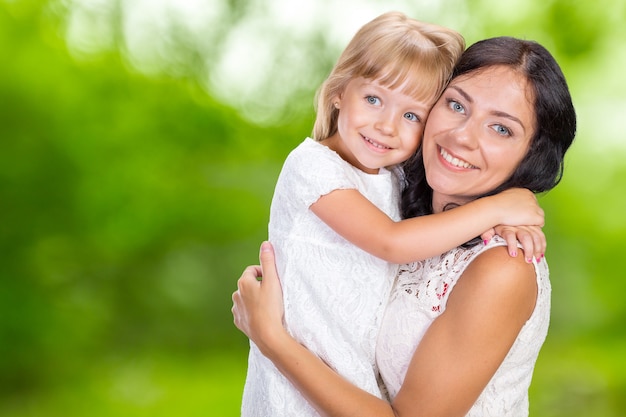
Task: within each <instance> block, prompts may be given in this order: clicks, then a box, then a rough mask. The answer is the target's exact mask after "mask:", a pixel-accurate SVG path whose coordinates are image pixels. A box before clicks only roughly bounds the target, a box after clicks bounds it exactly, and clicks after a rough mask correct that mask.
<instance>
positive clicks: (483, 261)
mask: <svg viewBox="0 0 626 417" xmlns="http://www.w3.org/2000/svg"><path fill="white" fill-rule="evenodd" d="M455 293H456V294H455ZM455 295H456V296H459V298H464V299H466V297H471V299H473V300H474V302H477V301H478V300H481V301H482V302H486V303H487V304H491V303H494V302H495V303H498V304H500V305H501V306H508V308H507V310H508V311H511V312H512V311H517V312H518V313H519V314H520V316H521V317H525V318H526V319H527V318H528V317H530V315H531V314H532V311H533V309H534V307H535V303H536V300H537V278H536V272H535V267H534V265H533V264H530V263H527V262H526V261H525V260H524V257H523V256H517V257H511V256H510V255H509V254H508V252H507V249H506V246H498V247H495V248H492V249H489V250H486V251H484V252H483V253H481V254H480V255H478V256H477V257H476V259H474V260H473V261H472V262H471V263H470V264H469V265H468V267H467V268H466V270H465V271H464V272H463V274H462V275H461V277H460V278H459V281H458V283H457V285H456V287H455V290H454V291H453V292H452V294H451V295H450V301H452V298H453V296H455Z"/></svg>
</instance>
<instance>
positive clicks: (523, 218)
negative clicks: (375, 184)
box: [311, 189, 545, 263]
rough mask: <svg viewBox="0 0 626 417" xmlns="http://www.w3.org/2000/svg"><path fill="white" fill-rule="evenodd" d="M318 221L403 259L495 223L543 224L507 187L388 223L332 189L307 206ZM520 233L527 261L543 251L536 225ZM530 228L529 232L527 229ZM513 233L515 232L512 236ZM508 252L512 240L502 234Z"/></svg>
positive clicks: (523, 194) (423, 255) (438, 249)
mask: <svg viewBox="0 0 626 417" xmlns="http://www.w3.org/2000/svg"><path fill="white" fill-rule="evenodd" d="M311 210H312V211H313V213H315V215H317V216H318V217H319V218H320V219H321V220H322V221H323V222H325V223H326V224H327V225H328V226H330V227H331V228H332V229H333V230H335V231H336V232H337V233H338V234H340V235H341V236H343V237H344V238H345V239H347V240H348V241H350V242H352V243H353V244H354V245H356V246H358V247H360V248H361V249H363V250H365V251H366V252H369V253H371V254H372V255H374V256H377V257H379V258H381V259H384V260H386V261H388V262H393V263H407V262H413V261H416V260H420V259H427V258H430V257H432V256H435V255H439V254H441V253H444V252H446V251H448V250H450V249H452V248H454V247H457V246H459V245H461V244H463V243H465V242H467V241H469V240H471V239H473V238H475V237H476V236H480V235H481V234H482V233H483V232H485V231H487V230H489V229H491V228H493V227H495V226H497V225H501V224H504V225H509V226H522V225H529V226H532V225H536V226H543V219H544V213H543V210H542V209H541V207H539V205H538V204H537V199H536V197H535V196H534V195H533V194H532V193H531V192H530V191H528V190H526V189H512V190H507V191H504V192H502V193H500V194H497V195H494V196H491V197H485V198H481V199H478V200H476V201H473V202H471V203H467V204H464V205H462V206H459V207H456V208H454V209H453V210H447V211H445V212H443V213H438V214H432V215H428V216H420V217H415V218H411V219H405V220H402V221H400V222H394V221H393V220H391V219H390V218H389V217H388V216H387V215H386V214H385V213H383V212H382V211H381V210H380V209H379V208H378V207H376V206H375V205H374V204H372V203H371V202H370V201H369V200H367V199H366V198H365V197H364V196H363V195H362V194H361V193H359V192H358V191H356V190H335V191H333V192H331V193H329V194H327V195H325V196H322V197H320V199H319V200H318V201H317V202H315V203H314V204H313V205H311ZM533 230H538V234H537V233H535V234H534V235H532V234H531V236H534V238H532V237H531V238H528V237H525V238H521V239H520V241H521V242H522V244H523V248H524V253H525V256H526V258H527V260H530V259H532V258H533V257H534V258H537V259H539V258H540V257H541V256H543V253H544V252H545V237H544V236H543V233H542V232H541V230H540V229H538V228H537V229H533ZM533 233H534V232H533ZM513 237H515V234H514V235H513ZM507 242H508V245H509V253H510V254H511V255H512V256H515V255H516V253H515V252H516V251H517V242H516V240H515V239H512V238H510V237H509V238H507Z"/></svg>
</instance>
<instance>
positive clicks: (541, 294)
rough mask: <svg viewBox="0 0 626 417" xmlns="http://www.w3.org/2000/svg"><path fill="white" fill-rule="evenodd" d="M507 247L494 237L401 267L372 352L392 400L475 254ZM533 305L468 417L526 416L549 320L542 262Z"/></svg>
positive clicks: (547, 285)
mask: <svg viewBox="0 0 626 417" xmlns="http://www.w3.org/2000/svg"><path fill="white" fill-rule="evenodd" d="M496 245H497V246H503V245H506V243H505V242H504V240H503V239H501V238H500V237H498V236H496V237H495V238H494V239H492V240H491V242H489V244H488V245H487V246H485V245H482V244H479V245H476V246H474V247H472V248H470V249H464V248H456V249H453V250H452V251H449V252H447V253H445V254H443V255H441V256H437V257H433V258H430V259H428V260H426V261H420V262H415V263H412V264H408V265H403V266H401V267H400V271H399V273H398V277H397V279H396V282H395V283H394V287H393V289H392V293H391V297H390V301H389V304H388V306H387V310H386V311H385V315H384V318H383V322H382V327H381V330H380V336H379V340H378V345H377V349H376V361H377V363H378V366H379V369H380V373H381V376H382V379H383V381H384V383H385V386H386V388H387V390H388V394H389V397H390V398H391V399H393V398H394V397H395V396H396V394H397V393H398V391H399V389H400V386H401V385H402V382H403V380H404V376H405V375H406V372H407V368H408V365H409V362H410V360H411V357H412V356H413V352H414V350H415V348H416V346H417V345H418V344H419V343H420V340H421V339H422V337H423V336H424V334H425V332H426V330H427V329H428V327H429V326H430V324H431V323H432V322H433V321H434V320H435V319H436V318H437V317H438V316H439V315H440V314H442V313H443V312H444V311H445V309H446V303H447V301H448V297H449V296H450V293H451V292H452V291H453V290H454V285H455V284H456V283H457V281H458V279H459V278H460V276H461V274H462V273H463V271H464V270H465V268H467V266H468V265H469V264H470V263H471V262H472V261H473V260H474V258H476V256H478V255H479V254H480V253H482V252H484V251H485V250H487V249H490V248H492V247H494V246H496ZM534 265H535V271H536V277H537V286H538V293H537V302H536V305H535V309H534V311H533V313H532V315H531V317H530V318H529V319H528V321H527V322H526V323H525V325H524V326H523V327H522V330H521V331H520V333H519V335H518V337H517V339H516V340H515V343H514V344H513V346H512V347H511V350H510V351H509V353H508V354H507V356H506V358H505V359H504V361H503V363H502V364H501V366H500V367H499V368H498V370H497V371H496V373H495V375H494V376H493V378H492V379H491V381H489V384H488V385H487V387H486V388H485V389H484V390H483V392H482V394H481V395H480V397H479V398H478V400H477V401H476V403H475V404H474V406H473V407H472V408H471V410H470V411H469V413H468V414H467V416H471V417H479V416H480V417H486V416H493V417H503V416H506V417H518V416H519V417H521V416H528V387H529V386H530V381H531V378H532V373H533V369H534V366H535V362H536V360H537V356H538V354H539V350H540V349H541V346H542V345H543V342H544V340H545V338H546V334H547V331H548V325H549V320H550V293H551V287H550V280H549V272H548V266H547V263H546V262H545V259H543V260H541V261H540V262H538V263H535V264H534Z"/></svg>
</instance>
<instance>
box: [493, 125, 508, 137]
mask: <svg viewBox="0 0 626 417" xmlns="http://www.w3.org/2000/svg"><path fill="white" fill-rule="evenodd" d="M493 130H495V131H496V133H498V134H499V135H501V136H511V131H510V130H509V129H508V128H507V127H505V126H502V125H494V126H493Z"/></svg>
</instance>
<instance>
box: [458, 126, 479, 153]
mask: <svg viewBox="0 0 626 417" xmlns="http://www.w3.org/2000/svg"><path fill="white" fill-rule="evenodd" d="M477 133H478V131H477V130H476V126H474V124H473V123H472V121H471V120H468V119H466V120H464V121H463V122H462V123H459V125H458V126H456V127H455V128H454V129H453V130H452V134H453V136H454V138H455V140H456V141H457V143H459V144H460V145H462V146H465V147H467V148H469V149H474V148H476V147H477V145H478V136H477Z"/></svg>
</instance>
